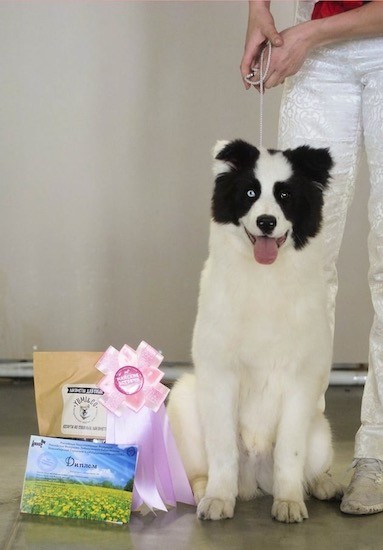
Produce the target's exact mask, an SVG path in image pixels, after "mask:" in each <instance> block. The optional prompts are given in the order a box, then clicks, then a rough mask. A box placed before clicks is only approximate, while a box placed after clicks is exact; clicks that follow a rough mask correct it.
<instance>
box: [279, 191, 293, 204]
mask: <svg viewBox="0 0 383 550" xmlns="http://www.w3.org/2000/svg"><path fill="white" fill-rule="evenodd" d="M290 197H291V193H290V191H285V190H284V191H280V193H279V198H280V199H281V200H283V201H286V200H288V199H289V198H290Z"/></svg>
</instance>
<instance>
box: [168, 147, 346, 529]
mask: <svg viewBox="0 0 383 550" xmlns="http://www.w3.org/2000/svg"><path fill="white" fill-rule="evenodd" d="M268 157H269V155H268ZM258 169H259V171H260V172H263V175H262V174H259V178H260V181H262V179H263V180H266V183H265V185H264V184H263V181H262V194H261V197H260V198H259V200H258V201H257V202H256V203H255V204H254V206H253V208H252V209H251V210H250V211H249V213H248V214H247V215H246V216H244V218H243V220H241V221H242V222H243V223H246V224H247V225H248V230H249V231H250V232H254V233H255V232H256V227H255V220H256V217H257V215H258V214H259V213H260V212H261V210H262V213H264V209H265V208H266V209H268V213H271V214H273V215H276V216H277V217H278V225H277V228H278V227H281V234H284V233H285V231H286V230H288V229H289V228H291V223H290V222H288V221H287V220H286V219H285V218H284V216H283V213H282V211H281V209H280V208H279V206H278V204H277V203H276V202H275V200H273V199H272V193H270V187H271V183H270V182H271V181H272V180H273V179H274V181H278V178H279V177H280V176H281V177H282V175H284V176H283V177H286V174H287V173H288V171H289V170H290V172H291V168H290V167H289V165H288V163H287V162H286V164H285V163H284V160H281V159H280V158H275V156H274V160H273V158H265V159H264V162H263V161H262V162H261V164H260V165H259V166H258ZM287 177H288V176H287ZM267 178H269V183H268V181H267ZM270 178H271V179H270ZM253 209H254V211H253ZM260 209H261V210H260ZM321 254H322V251H321V241H320V238H319V237H316V238H315V239H312V241H311V242H310V243H309V244H308V245H307V246H306V247H304V248H303V249H302V250H299V251H298V250H296V249H295V248H294V247H293V243H292V240H291V238H288V239H287V241H286V243H285V244H284V245H283V246H282V247H281V249H280V251H279V254H278V257H277V260H276V261H275V262H274V264H272V265H260V264H257V262H256V261H255V259H254V257H253V252H252V246H251V243H250V242H249V239H248V237H247V236H246V234H245V231H244V229H243V227H242V226H239V227H237V226H234V225H231V224H228V225H223V224H222V225H220V224H217V223H215V222H214V221H212V222H211V231H210V254H209V258H208V260H207V262H206V265H205V268H204V270H203V273H202V277H201V287H200V296H199V304H198V315H197V319H196V324H195V329H194V336H193V360H194V364H195V374H194V375H187V376H185V377H183V378H182V379H181V380H180V381H179V382H178V383H177V384H176V385H175V387H174V388H173V390H172V392H171V397H170V402H169V406H168V413H169V417H170V421H171V425H172V429H173V431H174V435H175V437H176V440H177V444H178V446H179V450H180V453H181V456H182V459H183V461H184V465H185V468H186V472H187V475H188V478H189V480H190V482H191V485H192V488H193V491H194V494H195V498H196V501H197V503H198V509H197V513H198V516H199V517H200V518H202V519H220V518H225V517H232V516H233V513H234V506H235V501H236V498H237V496H239V497H240V498H244V499H250V498H253V497H255V496H257V495H258V494H260V493H269V494H273V495H274V504H273V508H272V515H273V517H275V518H276V519H277V520H280V521H284V522H287V523H289V522H297V521H302V519H304V518H306V517H307V510H306V506H305V503H304V497H305V493H306V492H311V493H312V494H314V495H315V496H317V497H318V498H331V497H334V496H335V495H336V494H338V493H339V492H340V489H339V486H337V485H336V484H334V483H333V482H332V481H331V478H330V477H329V476H328V474H326V472H327V470H328V468H329V467H330V464H331V460H332V444H331V433H330V428H329V425H328V422H327V420H326V419H325V418H324V416H323V412H322V410H321V406H320V403H321V401H322V397H323V393H324V392H325V390H326V388H327V384H328V375H329V368H330V365H331V333H330V330H329V327H328V322H327V313H326V295H325V286H324V280H323V274H322V270H321Z"/></svg>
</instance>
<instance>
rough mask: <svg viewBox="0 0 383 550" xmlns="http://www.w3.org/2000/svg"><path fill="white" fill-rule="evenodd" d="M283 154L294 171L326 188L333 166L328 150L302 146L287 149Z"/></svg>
mask: <svg viewBox="0 0 383 550" xmlns="http://www.w3.org/2000/svg"><path fill="white" fill-rule="evenodd" d="M283 154H284V155H285V157H287V158H288V160H289V161H290V162H291V164H292V165H293V167H294V170H296V171H298V172H301V173H303V174H304V175H305V176H306V177H307V178H309V179H310V180H311V181H313V182H316V183H319V184H320V185H321V186H322V187H323V188H325V187H326V186H327V184H328V181H329V178H330V170H331V168H332V167H333V165H334V163H333V160H332V157H331V155H330V152H329V149H324V148H322V149H315V148H313V147H309V146H308V145H302V146H300V147H297V148H296V149H287V150H286V151H284V152H283Z"/></svg>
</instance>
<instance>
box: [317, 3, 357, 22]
mask: <svg viewBox="0 0 383 550" xmlns="http://www.w3.org/2000/svg"><path fill="white" fill-rule="evenodd" d="M364 3H365V2H362V1H361V2H353V1H349V2H317V3H316V4H315V6H314V10H313V13H312V16H311V19H322V17H329V16H330V15H336V14H337V13H343V12H345V11H348V10H353V9H354V8H359V7H360V6H363V4H364Z"/></svg>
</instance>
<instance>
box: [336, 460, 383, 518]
mask: <svg viewBox="0 0 383 550" xmlns="http://www.w3.org/2000/svg"><path fill="white" fill-rule="evenodd" d="M354 468H355V471H354V475H353V476H352V479H351V482H350V485H349V486H348V488H347V489H346V492H345V493H344V497H343V500H342V503H341V505H340V509H341V511H342V512H344V513H345V514H355V515H364V514H377V513H378V512H383V461H382V460H377V459H375V458H359V459H356V460H355V462H354Z"/></svg>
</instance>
